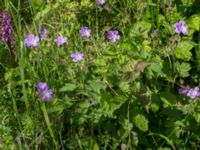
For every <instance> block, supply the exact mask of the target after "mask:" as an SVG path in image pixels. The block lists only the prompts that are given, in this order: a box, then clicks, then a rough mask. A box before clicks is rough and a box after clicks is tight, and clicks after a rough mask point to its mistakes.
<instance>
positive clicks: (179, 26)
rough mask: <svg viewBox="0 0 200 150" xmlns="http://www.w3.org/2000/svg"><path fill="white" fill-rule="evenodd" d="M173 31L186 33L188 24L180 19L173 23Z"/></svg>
mask: <svg viewBox="0 0 200 150" xmlns="http://www.w3.org/2000/svg"><path fill="white" fill-rule="evenodd" d="M174 28H175V32H176V33H178V34H181V33H183V34H184V35H187V34H188V26H187V25H185V21H184V20H181V21H179V22H177V23H175V24H174Z"/></svg>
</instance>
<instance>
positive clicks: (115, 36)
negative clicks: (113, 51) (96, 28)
mask: <svg viewBox="0 0 200 150" xmlns="http://www.w3.org/2000/svg"><path fill="white" fill-rule="evenodd" d="M107 34H108V35H107V38H108V39H109V40H110V41H111V42H116V41H117V40H119V39H120V35H119V32H118V31H117V30H109V31H107Z"/></svg>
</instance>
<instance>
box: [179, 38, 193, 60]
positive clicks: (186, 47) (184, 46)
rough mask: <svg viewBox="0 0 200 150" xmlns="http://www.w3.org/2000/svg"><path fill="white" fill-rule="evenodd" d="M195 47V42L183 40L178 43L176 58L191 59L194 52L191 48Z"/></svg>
mask: <svg viewBox="0 0 200 150" xmlns="http://www.w3.org/2000/svg"><path fill="white" fill-rule="evenodd" d="M193 47H194V43H193V42H191V41H181V42H179V43H178V46H177V48H176V49H175V56H176V58H179V59H182V60H186V61H188V60H190V59H191V58H192V53H191V52H190V50H191V49H192V48H193Z"/></svg>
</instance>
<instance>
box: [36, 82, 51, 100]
mask: <svg viewBox="0 0 200 150" xmlns="http://www.w3.org/2000/svg"><path fill="white" fill-rule="evenodd" d="M37 89H38V92H39V94H40V99H41V100H43V101H50V100H51V99H52V94H53V91H52V90H51V89H49V87H48V85H47V83H46V82H39V83H38V84H37Z"/></svg>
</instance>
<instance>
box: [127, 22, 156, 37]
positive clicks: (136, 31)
mask: <svg viewBox="0 0 200 150" xmlns="http://www.w3.org/2000/svg"><path fill="white" fill-rule="evenodd" d="M151 26H152V24H151V23H149V22H145V21H141V22H137V23H136V24H135V25H134V26H133V27H132V29H131V31H130V36H132V37H133V36H141V35H143V36H144V35H146V34H147V33H148V32H149V31H150V30H151Z"/></svg>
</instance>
